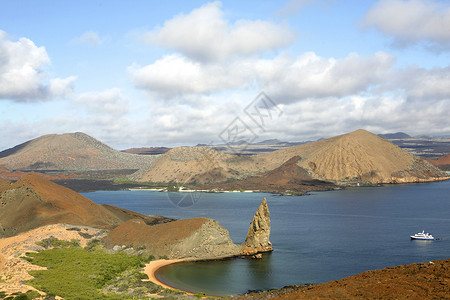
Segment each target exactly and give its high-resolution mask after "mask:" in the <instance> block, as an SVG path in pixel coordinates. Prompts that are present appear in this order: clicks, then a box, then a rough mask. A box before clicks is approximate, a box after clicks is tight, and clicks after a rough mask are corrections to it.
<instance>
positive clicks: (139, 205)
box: [83, 181, 450, 295]
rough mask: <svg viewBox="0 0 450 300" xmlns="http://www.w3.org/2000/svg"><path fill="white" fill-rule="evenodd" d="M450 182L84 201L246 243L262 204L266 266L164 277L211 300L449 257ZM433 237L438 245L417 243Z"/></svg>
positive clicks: (228, 266)
mask: <svg viewBox="0 0 450 300" xmlns="http://www.w3.org/2000/svg"><path fill="white" fill-rule="evenodd" d="M449 192H450V181H443V182H433V183H422V184H407V185H406V184H405V185H385V186H382V187H359V188H348V189H345V190H339V191H330V192H314V193H311V194H310V195H307V196H279V195H272V194H263V193H192V194H188V193H174V192H170V193H168V192H157V191H148V190H137V191H136V190H135V191H97V192H92V193H84V194H83V195H84V196H86V197H88V198H90V199H91V200H93V201H95V202H97V203H101V204H111V205H115V206H118V207H122V208H125V209H129V210H133V211H137V212H140V213H143V214H151V215H163V216H166V217H172V218H194V217H208V218H213V219H216V220H218V221H219V222H220V223H221V225H223V226H224V227H225V228H227V229H228V230H229V232H230V236H231V238H232V239H233V241H234V242H235V243H242V242H243V241H244V239H245V235H246V233H247V230H248V226H249V224H250V221H251V219H252V217H253V214H254V213H255V211H256V209H257V208H258V206H259V204H260V203H261V201H262V200H263V198H267V201H268V205H269V209H270V212H271V221H272V232H271V242H272V244H273V247H274V249H275V251H274V252H273V253H271V254H267V255H265V256H264V258H263V259H262V260H249V259H239V258H238V259H230V260H224V261H214V262H196V263H181V264H175V265H171V266H167V267H165V268H162V269H161V270H160V271H159V272H158V277H159V278H160V279H161V280H162V281H164V282H166V283H168V284H170V285H172V286H175V287H178V288H180V289H184V290H189V291H192V292H194V293H197V292H205V293H207V294H210V295H234V294H242V293H245V292H247V291H248V290H267V289H271V288H281V287H283V286H286V285H292V284H302V283H322V282H326V281H331V280H336V279H339V278H343V277H346V276H350V275H354V274H357V273H360V272H364V271H366V270H373V269H380V268H385V267H388V266H396V265H401V264H410V263H416V262H427V261H431V260H437V259H445V258H449V257H450V195H449ZM423 229H424V230H425V231H428V232H430V233H432V234H433V235H434V236H435V237H438V238H440V240H437V241H431V242H427V241H412V240H410V238H409V236H410V235H412V234H414V233H416V232H419V231H422V230H423Z"/></svg>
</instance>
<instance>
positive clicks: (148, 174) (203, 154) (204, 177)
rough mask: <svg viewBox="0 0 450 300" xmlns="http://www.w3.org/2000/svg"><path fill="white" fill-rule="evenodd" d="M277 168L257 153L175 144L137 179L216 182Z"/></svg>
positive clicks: (198, 182)
mask: <svg viewBox="0 0 450 300" xmlns="http://www.w3.org/2000/svg"><path fill="white" fill-rule="evenodd" d="M274 167H276V166H275V165H272V164H271V163H270V162H268V161H266V160H265V159H264V158H259V157H257V156H237V155H231V154H226V153H223V152H219V151H217V150H213V149H210V148H207V147H178V148H174V149H171V150H170V151H169V152H167V153H165V154H163V155H161V156H160V157H159V158H158V160H157V161H156V162H155V163H154V164H153V165H152V166H151V167H150V169H149V170H146V171H143V172H141V174H139V175H138V176H137V177H136V179H137V180H138V181H151V182H166V183H168V182H177V183H197V184H205V183H215V182H222V181H226V180H228V179H230V178H240V177H247V176H251V175H254V174H258V173H261V172H263V171H267V170H269V168H270V169H273V168H274Z"/></svg>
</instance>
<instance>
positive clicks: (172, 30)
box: [143, 2, 294, 62]
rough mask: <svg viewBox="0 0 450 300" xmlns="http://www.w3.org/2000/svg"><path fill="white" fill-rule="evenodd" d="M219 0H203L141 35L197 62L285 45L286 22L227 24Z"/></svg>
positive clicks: (287, 37)
mask: <svg viewBox="0 0 450 300" xmlns="http://www.w3.org/2000/svg"><path fill="white" fill-rule="evenodd" d="M221 5H222V4H221V2H212V3H207V4H205V5H203V6H201V7H200V8H197V9H194V10H193V11H191V12H190V13H189V14H187V15H185V14H180V15H177V16H175V17H174V18H172V19H171V20H168V21H166V22H165V23H164V26H163V27H161V28H157V29H155V30H153V31H151V32H148V33H146V34H145V35H143V39H144V40H145V41H147V42H149V43H152V44H156V45H160V46H163V47H166V48H169V49H172V50H175V51H178V52H181V53H183V54H184V55H186V56H187V57H189V58H191V59H194V60H197V61H203V62H208V61H223V60H227V59H230V58H235V57H239V56H248V55H253V54H258V53H262V52H265V51H271V50H276V49H279V48H280V47H284V46H286V45H289V44H290V43H291V42H292V41H293V38H294V34H293V33H292V32H291V31H290V30H289V28H288V26H287V25H277V24H274V23H272V22H267V21H262V20H255V21H249V20H239V21H236V22H235V23H233V24H232V23H230V22H229V20H227V19H225V18H224V16H223V12H222V10H221Z"/></svg>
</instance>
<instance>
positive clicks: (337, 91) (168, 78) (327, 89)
mask: <svg viewBox="0 0 450 300" xmlns="http://www.w3.org/2000/svg"><path fill="white" fill-rule="evenodd" d="M393 62H394V57H393V56H391V55H389V54H387V53H383V52H379V53H376V54H374V55H373V56H368V57H361V56H359V55H357V54H350V55H349V56H348V57H346V58H344V59H334V58H329V59H327V58H323V57H319V56H317V55H316V54H315V53H313V52H309V53H305V54H303V55H300V56H299V57H296V58H292V57H290V56H288V55H285V54H282V55H279V56H277V57H275V58H273V59H254V58H244V59H241V60H235V61H233V62H231V63H221V62H220V63H215V64H211V63H208V64H204V63H201V62H197V61H193V60H189V59H188V58H186V57H182V56H179V55H168V56H164V57H163V58H162V59H160V60H157V61H156V62H155V63H153V64H150V65H147V66H144V67H140V66H138V65H134V66H131V67H130V68H129V73H130V74H131V76H132V80H133V82H134V84H135V85H136V86H137V87H139V88H143V89H145V90H147V91H149V92H152V93H156V94H158V95H159V96H163V97H165V98H170V97H174V96H178V95H186V94H211V93H214V92H220V91H227V90H230V89H232V90H233V89H234V90H236V89H247V88H250V87H255V85H256V87H257V88H259V89H262V90H265V91H267V92H269V93H270V94H271V95H273V96H274V97H278V98H280V101H283V102H286V101H288V102H289V101H296V100H301V99H304V98H308V97H318V98H320V97H328V96H335V97H344V96H346V95H352V94H355V93H361V92H364V91H367V89H369V88H371V87H374V86H376V85H377V84H378V83H379V81H380V80H381V79H383V80H384V79H385V78H386V76H387V75H388V74H389V71H390V69H391V68H392V64H393Z"/></svg>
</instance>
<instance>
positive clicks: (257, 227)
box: [242, 198, 273, 255]
mask: <svg viewBox="0 0 450 300" xmlns="http://www.w3.org/2000/svg"><path fill="white" fill-rule="evenodd" d="M269 237H270V212H269V207H268V206H267V200H266V198H264V200H263V201H262V202H261V204H260V206H259V208H258V210H257V211H256V213H255V216H254V217H253V220H252V222H251V223H250V228H249V229H248V233H247V237H246V238H245V242H244V243H243V244H242V254H243V255H255V254H257V253H260V252H269V251H273V248H272V243H271V242H270V241H269Z"/></svg>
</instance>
